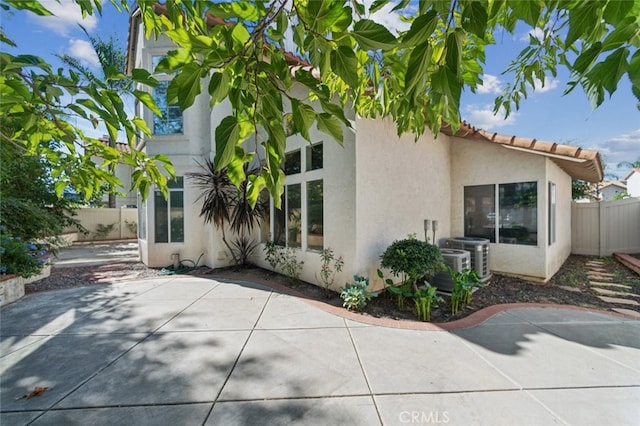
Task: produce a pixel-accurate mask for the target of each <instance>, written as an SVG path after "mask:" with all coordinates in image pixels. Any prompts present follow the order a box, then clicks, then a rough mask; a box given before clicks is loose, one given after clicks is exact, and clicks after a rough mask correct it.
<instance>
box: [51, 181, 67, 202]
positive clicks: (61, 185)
mask: <svg viewBox="0 0 640 426" xmlns="http://www.w3.org/2000/svg"><path fill="white" fill-rule="evenodd" d="M66 187H67V182H66V181H64V180H58V181H56V183H55V184H54V188H55V191H56V195H57V196H58V198H62V193H63V192H64V189H65V188H66Z"/></svg>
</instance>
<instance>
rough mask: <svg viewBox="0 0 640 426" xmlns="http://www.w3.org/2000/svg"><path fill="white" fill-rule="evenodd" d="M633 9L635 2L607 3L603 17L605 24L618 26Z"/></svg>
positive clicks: (614, 1)
mask: <svg viewBox="0 0 640 426" xmlns="http://www.w3.org/2000/svg"><path fill="white" fill-rule="evenodd" d="M632 8H633V1H628V0H627V1H620V0H613V1H609V2H608V3H607V6H606V7H605V9H604V13H603V17H604V20H605V22H607V23H608V24H611V25H615V26H617V25H618V24H619V23H620V22H621V21H622V20H623V19H624V18H625V17H626V16H627V14H628V13H629V12H630V11H631V9H632Z"/></svg>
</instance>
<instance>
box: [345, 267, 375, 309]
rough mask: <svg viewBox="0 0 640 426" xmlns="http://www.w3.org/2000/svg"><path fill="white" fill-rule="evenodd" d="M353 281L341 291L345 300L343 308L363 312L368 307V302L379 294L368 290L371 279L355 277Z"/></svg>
mask: <svg viewBox="0 0 640 426" xmlns="http://www.w3.org/2000/svg"><path fill="white" fill-rule="evenodd" d="M353 281H354V282H353V283H347V284H346V285H345V286H344V287H343V288H341V289H340V297H341V298H342V300H344V302H343V303H342V306H344V307H345V308H347V309H349V310H352V311H361V310H363V309H364V307H365V306H367V301H369V300H371V298H372V297H376V296H377V295H378V293H376V292H374V291H369V290H367V287H368V286H369V278H366V277H361V276H358V275H354V277H353Z"/></svg>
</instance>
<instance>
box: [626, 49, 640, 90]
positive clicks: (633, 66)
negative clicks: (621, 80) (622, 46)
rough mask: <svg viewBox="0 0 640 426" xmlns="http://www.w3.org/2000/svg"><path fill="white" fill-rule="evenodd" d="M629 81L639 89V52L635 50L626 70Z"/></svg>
mask: <svg viewBox="0 0 640 426" xmlns="http://www.w3.org/2000/svg"><path fill="white" fill-rule="evenodd" d="M627 73H628V75H629V80H631V83H633V85H634V86H638V87H640V50H636V53H634V54H633V56H632V57H631V59H630V60H629V69H628V70H627Z"/></svg>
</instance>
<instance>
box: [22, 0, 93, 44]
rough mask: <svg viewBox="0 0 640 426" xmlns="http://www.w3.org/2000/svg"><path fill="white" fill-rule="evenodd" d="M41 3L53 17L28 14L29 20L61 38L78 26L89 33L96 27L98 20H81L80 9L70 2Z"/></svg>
mask: <svg viewBox="0 0 640 426" xmlns="http://www.w3.org/2000/svg"><path fill="white" fill-rule="evenodd" d="M42 3H43V5H44V6H45V7H46V8H47V9H48V10H49V11H50V12H51V13H53V15H54V16H37V15H34V14H29V17H30V19H31V20H33V21H35V22H36V23H37V24H39V25H42V26H43V27H46V28H48V29H50V30H52V31H54V32H56V33H57V34H59V35H61V36H67V35H68V34H69V31H70V30H71V29H75V28H77V26H78V24H80V25H82V26H83V27H85V28H86V29H87V31H89V32H91V31H92V30H94V29H95V28H96V27H97V26H98V19H97V18H96V17H95V15H89V16H87V17H85V18H83V17H82V12H81V10H80V7H79V6H78V5H77V4H76V3H74V2H73V1H71V0H60V3H58V2H55V1H53V0H43V1H42Z"/></svg>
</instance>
